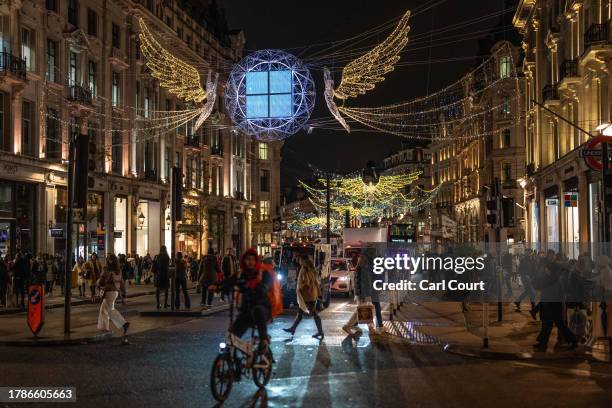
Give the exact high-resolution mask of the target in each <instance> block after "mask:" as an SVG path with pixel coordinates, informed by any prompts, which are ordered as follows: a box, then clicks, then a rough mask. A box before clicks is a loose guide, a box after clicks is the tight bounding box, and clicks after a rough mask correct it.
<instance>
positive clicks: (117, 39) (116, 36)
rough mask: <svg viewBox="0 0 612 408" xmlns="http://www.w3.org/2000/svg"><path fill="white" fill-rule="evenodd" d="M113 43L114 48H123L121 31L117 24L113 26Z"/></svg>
mask: <svg viewBox="0 0 612 408" xmlns="http://www.w3.org/2000/svg"><path fill="white" fill-rule="evenodd" d="M112 42H113V47H114V48H117V49H119V48H121V32H120V31H119V26H118V25H117V24H115V23H113V26H112Z"/></svg>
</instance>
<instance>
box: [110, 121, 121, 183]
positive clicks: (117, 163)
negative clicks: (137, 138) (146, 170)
mask: <svg viewBox="0 0 612 408" xmlns="http://www.w3.org/2000/svg"><path fill="white" fill-rule="evenodd" d="M112 144H113V146H112V148H111V162H112V169H111V171H112V172H113V173H115V174H121V173H122V172H123V138H122V137H121V132H119V131H118V130H115V131H114V132H113V139H112Z"/></svg>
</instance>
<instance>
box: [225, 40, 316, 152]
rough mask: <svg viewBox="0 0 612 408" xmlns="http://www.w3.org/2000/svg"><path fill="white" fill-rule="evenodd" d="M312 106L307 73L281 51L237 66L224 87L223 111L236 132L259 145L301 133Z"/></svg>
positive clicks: (257, 55) (311, 87)
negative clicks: (237, 130) (253, 139)
mask: <svg viewBox="0 0 612 408" xmlns="http://www.w3.org/2000/svg"><path fill="white" fill-rule="evenodd" d="M314 103H315V86H314V82H313V80H312V77H311V75H310V71H309V70H308V68H307V67H306V66H305V65H304V64H303V63H302V62H301V61H300V60H299V59H297V58H296V57H294V56H293V55H291V54H289V53H287V52H284V51H281V50H262V51H257V52H254V53H252V54H249V55H248V56H247V57H245V58H244V59H243V60H242V61H240V63H238V64H236V66H235V67H234V69H233V70H232V72H231V73H230V75H229V78H228V81H227V85H226V87H225V107H226V110H227V112H228V114H229V117H230V118H231V120H232V122H233V123H234V125H235V126H236V128H238V129H239V130H240V131H242V132H243V133H246V134H248V135H251V136H253V137H255V138H256V139H258V140H262V141H273V140H280V139H285V138H287V137H289V136H291V135H293V134H295V133H296V132H297V131H299V130H300V129H302V128H303V127H304V126H305V125H306V122H307V121H308V119H309V118H310V115H311V113H312V110H313V108H314Z"/></svg>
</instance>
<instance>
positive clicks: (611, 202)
mask: <svg viewBox="0 0 612 408" xmlns="http://www.w3.org/2000/svg"><path fill="white" fill-rule="evenodd" d="M603 174H604V176H603V178H604V194H605V197H604V202H605V204H606V207H607V208H612V173H611V172H610V171H607V172H604V173H603Z"/></svg>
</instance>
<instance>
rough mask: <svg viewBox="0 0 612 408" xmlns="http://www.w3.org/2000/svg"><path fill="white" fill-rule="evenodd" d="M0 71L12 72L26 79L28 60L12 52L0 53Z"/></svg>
mask: <svg viewBox="0 0 612 408" xmlns="http://www.w3.org/2000/svg"><path fill="white" fill-rule="evenodd" d="M0 71H4V72H10V73H11V74H13V75H15V76H17V77H19V78H21V79H26V72H27V66H26V60H25V58H19V57H17V56H15V55H13V54H11V53H10V52H0Z"/></svg>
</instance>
